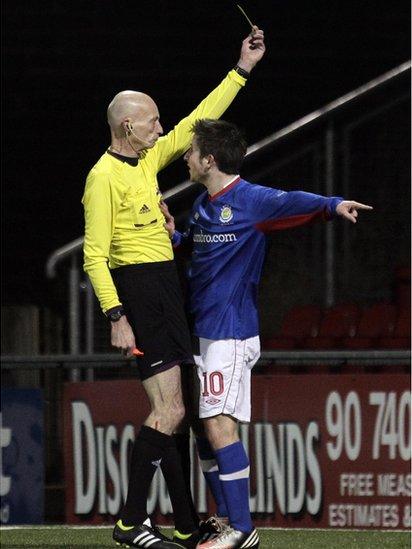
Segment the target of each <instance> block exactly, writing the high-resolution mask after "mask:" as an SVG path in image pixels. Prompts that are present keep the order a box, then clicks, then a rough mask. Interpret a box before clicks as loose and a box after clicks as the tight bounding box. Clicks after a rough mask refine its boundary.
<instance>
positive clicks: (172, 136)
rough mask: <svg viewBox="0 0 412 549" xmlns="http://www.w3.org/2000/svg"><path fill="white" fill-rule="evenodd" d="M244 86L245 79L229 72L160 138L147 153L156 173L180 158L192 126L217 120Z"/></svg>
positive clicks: (189, 139)
mask: <svg viewBox="0 0 412 549" xmlns="http://www.w3.org/2000/svg"><path fill="white" fill-rule="evenodd" d="M245 84H246V79H245V78H243V77H242V76H240V75H239V74H238V73H237V72H236V71H235V70H231V71H230V72H229V73H228V75H227V76H226V78H225V79H224V80H223V81H222V82H221V83H220V84H219V86H217V88H215V89H214V90H213V91H212V92H211V93H210V94H209V95H208V96H207V97H206V98H205V99H203V101H202V102H201V103H200V104H199V105H198V106H197V107H196V109H195V110H194V111H192V112H191V113H190V114H189V116H187V117H186V118H183V120H181V121H180V122H179V123H178V124H177V125H176V126H175V127H174V128H173V130H172V131H170V132H169V133H168V134H167V135H165V136H164V137H160V138H159V140H158V142H157V144H156V146H155V147H154V148H153V149H152V150H151V151H149V154H150V153H151V155H153V157H154V161H155V166H156V169H157V171H160V170H162V169H163V168H165V167H166V166H167V165H168V164H170V162H172V161H173V160H176V159H177V158H179V156H181V155H182V154H183V153H184V152H185V151H186V150H187V149H188V148H189V146H190V142H191V139H192V126H193V124H194V122H195V121H196V120H199V119H202V118H213V119H216V118H219V117H220V116H222V114H223V113H224V112H225V110H226V109H227V108H228V107H229V106H230V104H231V103H232V101H233V99H234V98H235V97H236V95H237V94H238V92H239V91H240V89H241V88H242V87H243V86H244V85H245Z"/></svg>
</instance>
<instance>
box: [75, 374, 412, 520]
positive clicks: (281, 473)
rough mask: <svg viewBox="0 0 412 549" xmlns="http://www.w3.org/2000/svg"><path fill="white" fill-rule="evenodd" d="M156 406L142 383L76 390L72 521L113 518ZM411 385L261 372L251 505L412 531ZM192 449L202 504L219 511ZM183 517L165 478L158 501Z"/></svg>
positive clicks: (162, 509) (286, 514) (282, 515)
mask: <svg viewBox="0 0 412 549" xmlns="http://www.w3.org/2000/svg"><path fill="white" fill-rule="evenodd" d="M147 412H148V403H147V399H146V397H145V394H144V391H143V389H142V387H141V385H140V383H139V382H137V381H105V382H94V383H72V384H67V385H66V387H65V395H64V417H65V476H66V486H67V490H66V518H67V522H68V523H72V524H79V523H83V522H87V523H103V522H113V519H114V517H115V516H116V515H117V513H118V511H119V509H120V507H121V504H122V501H123V500H124V498H125V495H126V491H127V479H128V463H127V460H128V451H129V449H130V446H131V442H132V441H133V440H134V436H135V434H136V433H137V431H138V429H139V426H140V425H141V423H142V422H143V420H144V418H145V416H146V415H147ZM410 412H411V393H410V380H409V376H407V375H404V374H393V375H392V374H384V375H374V374H355V375H347V374H343V375H327V374H319V375H311V376H309V375H267V376H265V375H256V376H255V377H254V380H253V395H252V422H251V424H250V425H242V427H241V437H242V441H243V443H244V445H245V447H246V448H247V451H248V453H249V457H250V461H251V470H252V472H251V475H252V476H251V497H250V505H251V510H252V512H253V513H254V518H255V522H256V524H257V525H261V526H276V527H311V528H313V527H321V528H325V527H327V528H370V529H376V528H382V529H404V528H405V529H409V527H410V516H411V508H410V494H411V475H410V459H411V423H410ZM195 456H196V454H195V450H194V448H192V457H193V463H194V467H193V474H192V488H193V493H194V499H195V503H196V505H197V508H198V511H199V512H200V513H207V514H211V513H212V512H214V508H213V504H212V502H211V499H210V496H209V495H208V494H207V490H206V487H205V484H204V481H203V478H202V474H201V472H200V471H199V468H198V466H197V458H196V457H195ZM148 511H149V513H154V516H155V521H156V522H158V523H159V524H162V523H163V524H165V523H167V522H170V520H171V514H170V513H171V507H170V501H169V498H168V496H167V490H166V487H165V484H164V480H163V477H162V476H161V474H160V473H156V476H155V479H154V481H153V484H152V489H151V492H150V496H149V500H148Z"/></svg>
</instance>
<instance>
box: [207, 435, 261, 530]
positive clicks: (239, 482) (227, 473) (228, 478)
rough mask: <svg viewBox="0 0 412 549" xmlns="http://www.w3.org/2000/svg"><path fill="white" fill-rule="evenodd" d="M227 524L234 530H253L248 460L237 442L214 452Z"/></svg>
mask: <svg viewBox="0 0 412 549" xmlns="http://www.w3.org/2000/svg"><path fill="white" fill-rule="evenodd" d="M215 456H216V460H217V463H218V466H219V479H220V485H221V487H222V491H223V495H224V498H225V501H226V505H227V509H228V515H229V523H230V526H231V527H232V528H234V529H235V530H240V531H241V532H251V531H252V530H253V525H252V519H251V516H250V509H249V459H248V457H247V455H246V452H245V449H244V447H243V444H242V443H241V442H240V441H238V442H235V443H233V444H230V445H229V446H225V448H220V450H216V452H215Z"/></svg>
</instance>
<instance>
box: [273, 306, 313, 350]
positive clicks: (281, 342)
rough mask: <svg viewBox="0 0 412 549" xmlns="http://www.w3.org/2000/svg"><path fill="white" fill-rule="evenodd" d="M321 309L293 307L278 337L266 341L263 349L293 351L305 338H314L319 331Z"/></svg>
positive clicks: (287, 314) (285, 318)
mask: <svg viewBox="0 0 412 549" xmlns="http://www.w3.org/2000/svg"><path fill="white" fill-rule="evenodd" d="M321 314H322V313H321V309H320V307H318V306H317V305H304V306H300V307H294V308H293V309H291V310H290V311H289V312H287V313H286V315H285V317H284V319H283V322H282V327H281V330H280V334H279V336H278V337H272V338H269V339H267V340H266V341H265V342H264V344H263V348H264V349H268V350H273V349H295V348H296V347H299V346H300V342H301V341H303V340H304V339H305V338H307V337H315V336H316V335H317V334H318V331H319V323H320V318H321Z"/></svg>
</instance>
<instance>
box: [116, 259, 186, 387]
mask: <svg viewBox="0 0 412 549" xmlns="http://www.w3.org/2000/svg"><path fill="white" fill-rule="evenodd" d="M111 273H112V277H113V280H114V283H115V286H116V288H117V291H118V294H119V299H120V301H121V302H122V304H123V307H124V310H125V313H126V316H127V319H128V321H129V323H130V325H131V327H132V329H133V332H134V335H135V338H136V344H137V347H138V348H139V349H140V350H141V351H143V352H144V356H142V357H137V358H136V362H137V364H138V366H139V374H140V378H141V379H142V380H144V379H147V378H149V377H152V376H153V375H155V374H157V373H159V372H162V371H164V370H168V369H169V368H172V367H173V366H175V365H176V364H181V363H182V362H189V363H191V364H193V363H194V361H193V355H192V349H191V340H190V334H189V328H188V325H187V320H186V316H185V313H184V308H183V297H182V293H181V289H180V282H179V278H178V275H177V270H176V266H175V263H174V261H160V262H157V263H142V264H138V265H126V266H124V267H118V268H117V269H113V270H112V271H111Z"/></svg>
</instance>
